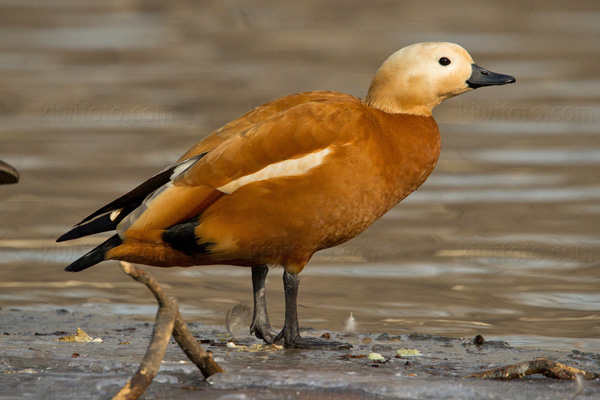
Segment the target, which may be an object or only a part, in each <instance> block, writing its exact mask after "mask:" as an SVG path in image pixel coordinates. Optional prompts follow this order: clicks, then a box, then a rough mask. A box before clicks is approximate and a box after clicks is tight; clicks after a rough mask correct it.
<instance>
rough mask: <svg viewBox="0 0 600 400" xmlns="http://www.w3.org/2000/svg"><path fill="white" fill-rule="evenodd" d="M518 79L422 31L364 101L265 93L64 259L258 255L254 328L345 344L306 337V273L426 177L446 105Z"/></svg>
mask: <svg viewBox="0 0 600 400" xmlns="http://www.w3.org/2000/svg"><path fill="white" fill-rule="evenodd" d="M513 82H515V79H514V78H513V77H512V76H508V75H501V74H496V73H493V72H490V71H488V70H486V69H484V68H481V67H479V66H478V65H476V64H475V63H474V62H473V59H472V58H471V56H470V55H469V53H467V51H466V50H464V49H463V48H462V47H460V46H458V45H456V44H452V43H419V44H414V45H411V46H408V47H405V48H403V49H401V50H399V51H397V52H396V53H394V54H392V55H391V56H390V57H389V58H388V59H387V60H386V61H385V62H384V63H383V65H382V66H381V67H380V68H379V70H378V71H377V74H376V75H375V78H374V79H373V81H372V83H371V86H370V87H369V91H368V93H367V95H366V97H365V98H364V99H362V100H361V99H359V98H357V97H354V96H350V95H347V94H342V93H335V92H307V93H299V94H294V95H290V96H286V97H282V98H280V99H277V100H274V101H271V102H269V103H266V104H264V105H262V106H260V107H257V108H255V109H254V110H252V111H250V112H248V113H247V114H245V115H243V116H241V117H239V118H238V119H236V120H234V121H232V122H230V123H228V124H226V125H225V126H223V127H222V128H220V129H218V130H217V131H215V132H213V133H212V134H211V135H209V136H207V137H206V138H205V139H203V140H201V141H200V142H199V143H198V144H196V145H195V146H194V147H192V148H191V149H190V150H189V151H188V152H187V153H185V154H184V155H183V156H182V157H181V158H180V159H179V160H178V161H177V162H176V163H175V164H173V165H171V166H170V167H168V168H167V169H165V170H163V171H162V172H160V173H158V174H157V175H155V176H153V177H152V178H150V179H149V180H147V181H146V182H144V183H142V184H141V185H139V186H138V187H136V188H135V189H133V190H132V191H131V192H129V193H127V194H125V195H124V196H122V197H120V198H118V199H117V200H115V201H113V202H112V203H110V204H108V205H106V206H104V207H102V208H101V209H99V210H98V211H96V212H95V213H93V214H91V215H90V216H89V217H87V218H85V219H84V220H83V221H82V222H81V223H79V224H78V225H76V226H75V227H74V228H73V229H72V230H71V231H69V232H68V233H66V234H65V235H63V236H61V237H60V238H59V239H58V241H64V240H69V239H75V238H79V237H82V236H86V235H91V234H94V233H98V232H104V231H110V230H116V231H117V232H116V234H115V235H114V236H112V237H111V238H110V239H108V240H106V241H105V242H104V243H102V244H101V245H99V246H98V247H96V248H95V249H93V250H92V251H90V252H89V253H87V254H85V255H84V256H83V257H81V258H79V259H78V260H76V261H75V262H73V263H72V264H71V265H69V266H68V267H67V268H66V270H67V271H74V272H75V271H81V270H84V269H86V268H89V267H91V266H92V265H94V264H97V263H99V262H101V261H104V260H125V261H129V262H134V263H141V264H147V265H154V266H159V267H172V266H180V267H187V266H193V265H207V264H229V265H237V266H245V267H251V269H252V284H253V290H254V315H253V321H252V325H251V327H250V331H251V332H252V333H254V334H255V335H256V337H258V338H260V339H263V340H265V341H266V342H267V343H273V342H275V341H278V340H280V339H283V340H284V341H285V345H286V347H295V348H315V347H316V348H327V347H329V348H344V347H347V346H348V345H345V344H343V343H337V342H330V341H326V340H320V339H315V338H304V337H301V336H300V334H299V329H298V317H297V307H296V298H297V293H298V285H299V282H300V280H299V276H298V274H299V273H300V272H301V271H302V269H303V268H304V266H305V265H306V263H307V262H308V261H309V260H310V258H311V257H312V255H313V254H314V253H315V252H317V251H319V250H322V249H326V248H329V247H332V246H336V245H338V244H340V243H344V242H346V241H347V240H349V239H352V238H353V237H355V236H356V235H358V234H359V233H361V232H362V231H364V230H365V229H366V228H367V227H368V226H369V225H371V224H372V223H373V222H374V221H375V220H377V219H378V218H380V217H381V216H382V215H383V214H385V213H386V212H387V211H388V210H390V209H391V208H392V207H394V206H395V205H396V204H398V203H399V202H400V201H401V200H402V199H404V198H405V197H406V196H408V195H409V194H410V193H411V192H413V191H414V190H415V189H417V188H418V187H419V186H420V185H421V184H422V183H423V182H424V181H425V180H426V179H427V177H428V176H429V175H430V174H431V172H432V171H433V168H434V167H435V164H436V162H437V159H438V155H439V153H440V135H439V130H438V126H437V124H436V122H435V121H434V119H433V117H432V116H431V111H432V109H433V108H434V107H435V106H437V105H438V104H440V102H441V101H442V100H445V99H448V98H450V97H454V96H456V95H459V94H461V93H465V92H468V91H471V90H473V89H476V88H479V87H482V86H490V85H504V84H507V83H513ZM270 265H281V266H283V268H284V273H283V282H284V291H285V321H284V326H283V330H282V331H281V332H280V333H278V334H277V333H276V332H275V331H274V330H273V329H272V328H271V325H270V323H269V318H268V316H267V309H266V303H265V294H264V292H265V279H266V276H267V272H268V266H270Z"/></svg>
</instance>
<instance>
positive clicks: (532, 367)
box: [466, 358, 600, 380]
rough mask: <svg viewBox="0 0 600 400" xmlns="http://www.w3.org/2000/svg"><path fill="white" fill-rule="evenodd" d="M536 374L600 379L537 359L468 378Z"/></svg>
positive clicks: (588, 373)
mask: <svg viewBox="0 0 600 400" xmlns="http://www.w3.org/2000/svg"><path fill="white" fill-rule="evenodd" d="M534 374H542V375H544V376H547V377H548V378H553V379H561V380H575V379H577V376H581V377H582V378H583V379H586V380H591V379H598V378H599V377H600V374H596V373H593V372H586V371H584V370H582V369H578V368H574V367H569V366H568V365H564V364H560V363H557V362H555V361H550V360H548V359H545V358H537V359H535V360H532V361H527V362H523V363H519V364H513V365H507V366H505V367H500V368H494V369H490V370H487V371H483V372H479V373H477V374H473V375H469V376H466V378H481V379H498V380H510V379H517V378H523V377H524V376H528V375H534Z"/></svg>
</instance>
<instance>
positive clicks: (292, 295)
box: [275, 272, 352, 350]
mask: <svg viewBox="0 0 600 400" xmlns="http://www.w3.org/2000/svg"><path fill="white" fill-rule="evenodd" d="M299 285H300V276H298V274H289V273H287V272H284V273H283V289H284V292H285V324H284V325H283V330H282V331H281V332H280V333H279V334H278V335H277V337H276V338H275V340H276V341H277V340H279V339H281V338H283V339H284V341H285V347H288V348H298V349H334V350H335V349H349V348H351V347H352V346H351V345H349V344H347V343H341V342H332V341H326V340H321V339H317V338H303V337H301V336H300V329H299V327H298V307H297V303H296V299H297V297H298V286H299Z"/></svg>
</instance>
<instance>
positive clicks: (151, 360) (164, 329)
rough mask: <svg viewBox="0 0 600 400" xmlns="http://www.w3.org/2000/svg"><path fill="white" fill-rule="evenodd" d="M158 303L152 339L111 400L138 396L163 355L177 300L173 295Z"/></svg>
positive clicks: (169, 335) (173, 321)
mask: <svg viewBox="0 0 600 400" xmlns="http://www.w3.org/2000/svg"><path fill="white" fill-rule="evenodd" d="M165 300H166V301H165V302H164V303H161V304H160V307H159V308H158V313H157V314H156V322H155V323H154V329H153V331H152V340H151V341H150V345H149V346H148V350H147V351H146V355H144V359H143V360H142V363H141V364H140V367H139V368H138V370H137V372H136V373H135V374H134V375H133V376H132V377H131V379H129V381H127V384H126V385H125V386H124V387H123V388H122V389H121V390H120V391H119V393H117V394H116V395H115V396H114V397H113V400H129V399H137V398H138V397H140V396H141V395H142V394H143V393H144V391H145V390H146V388H147V387H148V386H149V385H150V383H151V382H152V380H153V379H154V377H155V376H156V373H157V372H158V369H159V368H160V362H161V361H162V359H163V358H164V356H165V352H166V351H167V345H168V344H169V339H171V332H173V325H174V324H175V313H176V312H177V308H178V307H177V300H176V299H175V298H173V297H169V298H167V299H165Z"/></svg>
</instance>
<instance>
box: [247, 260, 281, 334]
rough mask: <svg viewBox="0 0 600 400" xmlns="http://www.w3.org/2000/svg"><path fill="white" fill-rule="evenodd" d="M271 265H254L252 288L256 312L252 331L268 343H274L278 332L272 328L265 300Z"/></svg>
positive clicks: (253, 316) (251, 327) (251, 326)
mask: <svg viewBox="0 0 600 400" xmlns="http://www.w3.org/2000/svg"><path fill="white" fill-rule="evenodd" d="M268 273H269V267H267V266H266V265H259V266H256V267H252V290H253V291H254V314H253V315H252V325H250V333H251V334H254V336H256V337H257V338H259V339H262V340H264V341H265V342H267V343H273V342H274V341H275V336H276V335H277V333H276V332H275V331H274V330H273V328H271V323H270V322H269V316H268V315H267V302H266V300H265V281H266V279H267V274H268Z"/></svg>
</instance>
